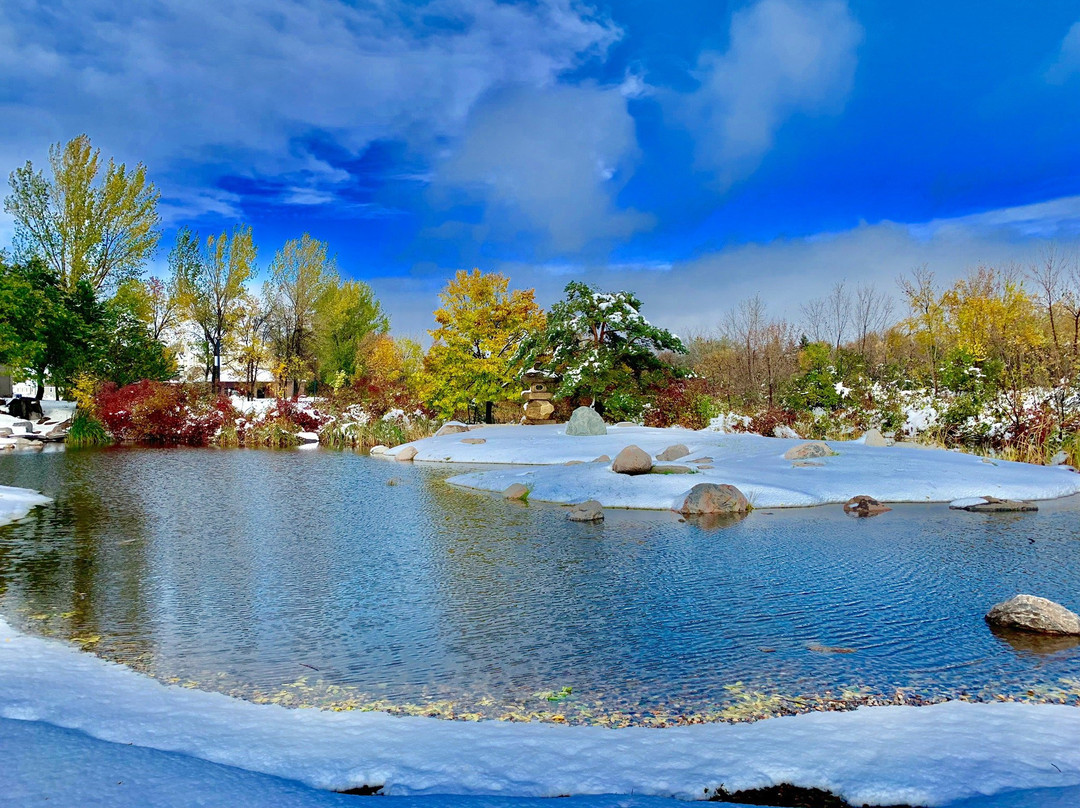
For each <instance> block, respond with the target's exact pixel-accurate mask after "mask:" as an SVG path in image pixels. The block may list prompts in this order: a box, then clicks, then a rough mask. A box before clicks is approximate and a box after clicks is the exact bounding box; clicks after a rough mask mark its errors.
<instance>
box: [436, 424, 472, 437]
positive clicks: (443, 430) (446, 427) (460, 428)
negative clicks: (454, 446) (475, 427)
mask: <svg viewBox="0 0 1080 808" xmlns="http://www.w3.org/2000/svg"><path fill="white" fill-rule="evenodd" d="M468 431H469V427H468V426H466V425H465V424H463V423H461V421H447V422H446V423H445V424H443V425H442V426H440V427H439V431H438V432H436V433H435V437H436V438H441V437H442V436H443V435H456V434H458V433H459V432H468Z"/></svg>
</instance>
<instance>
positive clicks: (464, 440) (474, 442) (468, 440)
mask: <svg viewBox="0 0 1080 808" xmlns="http://www.w3.org/2000/svg"><path fill="white" fill-rule="evenodd" d="M461 442H462V443H471V444H472V445H474V446H479V445H480V444H481V443H487V438H462V439H461Z"/></svg>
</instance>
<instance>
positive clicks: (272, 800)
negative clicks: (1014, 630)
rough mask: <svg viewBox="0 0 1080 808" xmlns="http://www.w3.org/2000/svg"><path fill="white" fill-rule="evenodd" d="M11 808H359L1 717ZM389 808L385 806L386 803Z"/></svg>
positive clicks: (613, 806) (668, 803) (492, 803)
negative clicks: (73, 807) (47, 807)
mask: <svg viewBox="0 0 1080 808" xmlns="http://www.w3.org/2000/svg"><path fill="white" fill-rule="evenodd" d="M0 749H4V750H5V755H4V764H5V765H4V773H3V774H2V775H0V787H2V788H3V794H4V803H5V804H6V805H11V806H15V805H41V804H42V803H44V802H46V801H48V802H49V803H50V804H52V805H78V806H82V807H83V808H89V806H108V807H109V808H146V806H154V808H188V806H208V805H220V806H226V805H227V806H229V808H267V806H274V807H275V808H350V807H351V808H356V806H357V805H358V804H359V803H358V802H357V798H356V797H355V796H351V795H346V794H335V793H333V792H329V791H321V790H318V789H314V788H311V787H310V786H305V785H303V784H302V783H297V782H295V781H292V780H285V779H282V778H279V777H272V776H269V775H265V774H257V773H255V772H249V771H246V770H244V769H237V768H234V767H231V766H222V765H220V764H217V763H209V762H207V761H205V760H201V759H200V758H196V757H189V756H188V755H182V754H177V753H175V752H159V751H157V750H155V749H147V748H145V747H141V746H129V745H127V744H114V743H109V742H107V741H99V740H96V739H94V738H91V737H90V736H88V735H86V734H84V733H81V732H76V731H74V730H68V729H61V728H59V727H55V726H52V725H50V724H44V723H41V722H40V721H12V720H8V719H0ZM394 799H395V802H394V804H395V805H396V806H397V808H435V806H447V805H453V806H458V807H459V808H550V805H551V804H550V801H548V800H541V799H528V798H517V799H513V798H506V797H501V798H492V797H441V798H440V797H436V798H432V797H397V798H394ZM380 804H382V803H380ZM559 806H560V808H678V806H679V803H676V802H675V801H673V800H670V799H660V798H657V797H624V796H601V797H593V796H589V797H574V798H570V799H567V800H563V801H560V803H559Z"/></svg>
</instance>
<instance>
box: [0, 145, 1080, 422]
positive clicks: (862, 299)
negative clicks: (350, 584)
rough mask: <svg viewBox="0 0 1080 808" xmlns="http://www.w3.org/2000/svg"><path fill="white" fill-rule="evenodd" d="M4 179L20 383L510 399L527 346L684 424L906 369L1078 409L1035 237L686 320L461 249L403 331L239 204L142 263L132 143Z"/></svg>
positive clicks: (899, 377)
mask: <svg viewBox="0 0 1080 808" xmlns="http://www.w3.org/2000/svg"><path fill="white" fill-rule="evenodd" d="M9 183H10V186H11V193H10V195H9V196H8V197H7V199H6V200H5V210H7V211H8V213H10V214H11V215H12V216H13V218H14V219H15V238H14V243H13V248H12V252H11V254H10V255H4V256H3V260H2V261H0V363H3V364H5V365H7V366H8V367H10V368H12V369H13V371H14V372H15V373H16V374H17V375H20V376H22V377H25V378H30V379H32V380H34V381H35V382H36V383H37V386H38V390H39V392H40V391H41V390H42V388H43V387H44V385H45V384H47V383H48V384H53V385H56V387H57V389H58V391H59V392H60V393H61V394H63V393H64V392H65V391H68V390H70V389H71V388H72V386H73V385H74V384H75V381H76V378H77V377H79V376H80V374H81V375H83V376H86V375H88V376H91V377H93V378H95V379H98V380H101V381H109V382H113V383H115V384H117V385H123V384H127V383H129V382H132V381H135V380H138V379H159V380H168V379H177V378H179V375H180V367H179V366H178V362H177V359H178V356H179V354H180V352H181V350H184V351H186V354H187V358H188V361H187V365H188V369H189V371H191V370H192V369H193V372H194V376H195V377H196V378H198V379H202V380H205V381H206V382H207V383H208V384H209V386H210V387H211V388H217V386H218V384H219V382H220V380H221V374H222V369H223V368H226V367H227V368H231V369H232V370H233V372H235V373H239V374H240V375H241V376H242V377H243V378H244V380H245V382H246V385H245V389H246V390H248V392H249V393H251V392H253V391H254V390H255V387H256V380H257V378H258V377H259V374H260V372H261V371H269V372H270V373H272V375H273V377H274V379H275V388H276V390H275V392H276V393H277V394H278V395H280V396H282V397H285V398H291V397H295V396H297V395H300V394H304V393H308V394H310V393H319V394H322V395H330V396H334V397H338V398H341V399H342V400H343V401H346V402H348V401H351V402H356V403H359V404H361V405H364V406H365V407H367V408H368V410H369V411H371V412H372V413H374V414H375V415H380V414H381V413H382V412H385V411H390V410H394V411H397V410H401V411H405V410H410V411H411V410H413V409H421V410H423V411H424V412H426V413H428V414H430V415H437V416H439V417H441V418H449V417H455V416H456V417H464V418H471V419H473V420H488V421H491V420H517V419H518V418H520V415H521V408H520V398H519V395H520V392H521V384H520V378H521V374H522V372H523V371H524V370H526V369H528V368H531V367H537V368H540V369H542V370H546V371H547V372H548V373H549V375H550V377H551V380H552V385H553V388H554V391H555V397H556V403H557V405H558V406H559V407H561V408H562V412H561V414H562V415H565V414H567V412H568V410H569V408H570V407H572V406H575V405H577V404H589V405H591V406H594V407H595V408H597V409H598V410H599V411H601V412H602V413H604V414H605V416H607V417H608V418H610V419H612V420H621V419H630V420H637V421H643V422H645V423H649V424H653V425H658V426H666V425H670V424H673V423H681V424H683V425H685V426H694V427H701V426H704V425H705V424H707V423H708V422H709V421H710V420H711V419H713V418H715V417H716V416H718V415H720V414H722V413H724V412H727V411H734V412H738V413H743V414H745V415H747V416H755V417H756V416H760V415H761V414H763V413H773V416H771V418H772V420H773V421H778V422H780V421H782V422H784V423H793V422H794V420H795V419H796V415H797V414H798V413H807V412H815V413H816V412H819V411H820V412H825V413H848V415H849V416H850V417H851V418H852V419H854V421H855V422H858V423H860V424H863V425H865V424H864V422H865V423H870V422H874V421H875V419H876V420H877V421H881V420H882V418H885V419H886V422H883V423H882V425H883V426H890V423H888V422H887V420H888V418H893V419H894V420H895V419H896V418H898V417H900V415H899V414H898V411H897V412H893V414H892V415H882V412H883V407H885V404H884V403H883V402H884V401H885V399H886V398H888V397H889V396H893V399H895V395H894V394H895V393H896V392H897V391H922V393H925V395H927V396H929V397H931V398H934V399H941V400H942V402H944V403H943V404H942V405H941V406H940V407H939V408H938V409H939V410H940V412H941V418H942V421H943V423H945V424H946V425H948V424H953V425H956V426H957V428H959V426H960V425H963V424H967V427H964V428H968V427H972V424H976V422H979V421H980V419H982V420H983V421H985V420H986V407H987V406H988V405H989V404H991V403H993V404H994V406H996V407H998V410H999V411H1002V410H1003V411H1004V413H1005V414H1004V416H1002V417H1005V418H1007V419H1011V421H1012V423H1013V427H1014V430H1013V432H1014V433H1016V432H1018V431H1020V430H1021V429H1022V428H1023V424H1024V422H1025V419H1028V420H1030V418H1031V410H1032V403H1031V401H1032V396H1033V391H1036V392H1038V396H1036V398H1038V397H1039V396H1041V398H1039V401H1040V402H1042V403H1040V404H1039V406H1040V407H1043V408H1045V407H1046V406H1052V408H1053V409H1055V410H1056V422H1055V423H1056V429H1057V430H1058V432H1059V434H1060V433H1062V432H1063V431H1067V430H1073V431H1075V428H1080V423H1077V424H1075V425H1073V424H1072V421H1071V420H1070V418H1072V417H1073V415H1072V414H1073V413H1074V412H1075V411H1077V410H1078V409H1080V406H1078V405H1077V401H1078V400H1080V396H1077V392H1078V387H1080V385H1078V380H1080V264H1078V261H1077V257H1076V255H1075V254H1073V253H1068V252H1066V251H1063V250H1061V249H1060V248H1056V247H1054V246H1053V245H1047V246H1046V247H1045V248H1044V249H1043V251H1042V253H1041V255H1040V256H1038V258H1037V259H1036V260H1034V261H1033V262H1032V263H1031V264H1030V265H1027V266H1018V265H1010V266H1004V267H1000V266H999V267H992V266H977V267H975V268H974V269H972V270H971V271H970V272H969V273H968V275H967V276H965V277H963V278H961V279H959V280H957V281H955V282H952V283H948V284H942V283H940V282H939V281H938V279H937V278H936V277H935V275H934V273H933V272H932V271H931V270H930V269H929V268H928V267H925V266H924V267H917V268H915V269H913V270H912V271H911V272H910V273H909V274H908V275H906V276H905V277H903V278H900V279H898V284H897V286H896V287H895V289H894V290H890V289H885V288H882V287H880V286H875V285H869V284H861V285H857V286H849V285H848V284H847V283H845V282H837V283H836V284H834V286H833V287H832V288H831V289H830V290H829V292H828V293H827V294H826V295H824V296H822V297H820V298H817V299H813V300H809V301H807V302H805V303H804V304H803V305H802V306H801V307H800V310H799V312H798V315H797V316H796V317H793V318H785V317H777V316H773V315H772V314H770V312H769V311H768V306H767V302H766V301H765V300H764V299H762V298H761V297H760V296H758V297H753V298H751V299H748V300H745V301H742V302H741V303H739V304H737V305H735V306H734V307H732V308H731V310H730V311H728V312H727V313H726V314H724V315H723V316H722V317H720V318H719V322H718V323H717V326H716V328H715V329H714V330H713V331H712V332H711V333H698V334H692V335H689V336H688V337H687V338H686V339H685V340H681V339H679V338H678V337H676V336H675V335H673V334H671V332H669V331H668V330H666V329H664V328H661V327H659V326H655V325H653V324H652V323H650V322H649V321H648V320H647V319H646V318H645V317H644V316H643V314H642V308H643V302H642V301H641V300H640V299H639V298H637V296H635V295H634V294H633V293H632V292H627V291H618V292H605V291H601V290H598V289H595V288H593V287H591V286H588V285H586V284H584V283H580V282H576V281H575V282H571V283H570V284H568V285H567V286H566V289H565V295H564V298H563V299H562V300H560V301H558V302H556V303H555V304H553V305H552V306H551V307H550V308H549V309H548V310H547V311H545V310H544V309H543V308H542V307H541V306H540V305H539V304H538V303H537V302H536V300H535V295H534V292H533V290H511V289H510V285H509V284H510V282H509V279H508V278H507V277H505V276H503V275H500V274H497V273H485V272H481V271H479V270H472V271H471V272H470V271H464V270H462V271H459V272H457V273H456V275H455V276H454V277H453V278H451V279H450V280H449V281H448V282H447V284H446V286H445V287H444V289H443V290H442V292H441V293H440V294H439V299H438V306H437V308H436V310H435V311H434V312H433V317H434V322H435V327H434V328H433V329H432V330H431V331H430V332H429V333H430V335H431V338H432V344H431V346H430V348H429V349H428V350H427V351H426V352H424V351H423V350H422V349H421V347H420V346H419V345H418V344H416V343H415V342H412V341H410V340H407V339H395V338H393V337H391V336H390V334H389V328H390V323H389V318H388V317H387V315H386V313H385V312H384V311H383V309H382V307H381V305H380V303H379V301H378V299H377V298H376V297H375V295H374V293H373V292H372V290H371V288H370V287H369V286H368V285H367V284H365V283H363V282H361V281H355V280H348V279H344V278H342V275H341V273H340V271H339V268H338V266H337V264H336V260H335V258H334V257H333V255H332V253H331V251H330V249H329V246H328V245H327V244H326V243H325V242H322V241H319V240H318V239H315V238H313V237H312V236H310V235H309V234H303V235H301V236H300V237H299V238H296V239H290V240H288V241H287V242H286V243H285V244H284V245H282V246H280V247H279V248H278V249H276V250H275V252H274V253H273V255H272V256H271V258H270V260H269V263H268V268H267V269H266V271H265V272H264V273H263V275H262V278H261V284H260V285H256V281H257V280H259V272H258V269H257V259H258V258H259V247H258V245H257V244H256V243H255V240H254V236H253V233H252V230H251V228H250V227H249V226H246V225H243V224H237V225H236V226H234V227H233V228H232V229H231V230H226V231H225V232H220V233H210V234H202V233H199V232H197V231H195V230H192V229H190V228H181V229H180V230H179V232H178V233H177V234H176V238H175V241H174V243H173V245H172V246H171V248H170V250H169V252H168V267H169V272H168V275H167V277H164V278H144V277H143V272H144V268H145V264H146V262H147V261H148V259H149V258H150V256H151V255H152V254H153V253H154V251H155V250H156V249H157V247H158V242H159V240H160V235H161V222H160V218H159V216H158V213H157V202H158V191H157V189H156V188H155V186H154V185H153V183H152V182H150V180H148V178H147V176H146V170H145V167H144V166H142V165H141V164H140V165H137V166H136V167H135V168H134V169H133V170H129V169H128V168H127V167H126V166H125V165H123V164H116V163H115V162H114V161H112V160H110V161H109V162H108V163H107V164H106V163H104V162H103V161H102V159H101V156H100V153H99V152H98V150H96V149H94V148H93V147H92V146H91V144H90V141H89V139H88V138H87V137H86V136H80V137H77V138H75V139H74V140H72V141H70V142H69V143H67V144H63V145H59V144H58V145H56V146H54V147H53V148H52V149H51V150H50V153H49V166H48V171H47V172H46V171H38V170H35V169H34V167H33V166H32V165H31V164H30V163H29V162H28V163H27V164H26V165H25V166H24V167H22V168H19V169H17V170H16V171H14V172H12V174H11V176H10V178H9ZM894 404H895V401H894ZM889 406H893V405H889ZM894 409H895V408H894ZM999 414H1000V413H999ZM815 417H817V416H815ZM845 417H848V416H845ZM763 423H764V422H763ZM891 425H892V426H895V424H891ZM976 425H977V424H976ZM972 428H974V427H972Z"/></svg>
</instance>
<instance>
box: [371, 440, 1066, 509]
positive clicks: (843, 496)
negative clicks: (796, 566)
mask: <svg viewBox="0 0 1080 808" xmlns="http://www.w3.org/2000/svg"><path fill="white" fill-rule="evenodd" d="M564 430H565V425H563V424H559V425H550V426H489V427H484V428H481V429H473V430H470V431H469V432H468V433H463V434H456V435H444V436H442V437H438V438H425V439H424V440H420V441H416V442H414V443H411V444H407V446H411V447H414V448H415V449H416V456H415V458H414V460H416V461H420V462H452V463H492V464H505V465H508V466H515V467H512V468H506V469H497V470H494V471H482V472H474V473H470V474H462V475H459V476H457V477H452V478H450V480H449V482H451V483H452V484H454V485H458V486H462V487H464V488H474V489H478V490H482V491H503V490H505V489H506V488H507V487H508V486H510V485H511V484H512V483H523V484H525V485H526V486H529V487H530V494H529V496H530V499H533V500H538V501H543V502H558V503H574V502H583V501H585V500H589V499H595V500H599V501H600V503H601V504H602V505H605V506H607V507H612V508H647V509H654V510H668V509H670V508H673V507H677V506H678V505H679V504H680V503H681V502H682V500H683V498H684V497H685V496H686V494H687V492H688V491H689V490H690V489H691V488H692V487H693V486H694V485H695V484H697V483H703V482H714V483H728V484H731V485H734V486H735V487H736V488H738V489H739V490H740V491H742V492H743V493H744V494H745V495H746V496H747V498H748V499H749V500H750V502H751V504H753V505H754V506H755V507H757V508H784V507H800V506H808V505H825V504H828V503H835V502H846V501H847V500H849V499H850V498H851V497H853V496H856V495H858V494H866V495H869V496H871V497H873V498H874V499H877V500H880V501H882V502H950V501H952V500H956V499H960V498H962V497H981V496H986V495H990V496H995V497H999V498H1001V499H1027V500H1030V499H1055V498H1057V497H1064V496H1069V495H1070V494H1075V493H1078V492H1080V474H1077V473H1076V472H1075V471H1073V470H1072V469H1070V468H1068V467H1064V466H1056V467H1051V466H1033V465H1030V464H1027V463H1014V462H1010V461H1006V460H988V459H985V458H981V457H976V456H974V455H969V454H962V453H959V452H950V451H944V450H930V449H921V448H912V447H909V446H903V445H897V446H889V447H870V446H865V445H863V443H862V442H861V441H830V442H829V446H830V447H831V448H832V449H833V450H834V451H835V452H836V454H835V455H833V456H831V457H823V458H815V459H814V461H813V462H814V464H815V465H794V464H793V463H792V462H791V461H790V460H785V459H784V457H783V455H784V452H786V451H787V450H788V449H790V448H792V447H793V446H798V445H799V444H800V443H803V442H804V441H801V440H792V439H785V438H766V437H762V436H761V435H747V434H738V435H733V434H720V433H717V432H712V431H708V430H703V431H700V432H695V431H692V430H689V429H654V428H649V427H641V426H628V427H608V433H607V434H606V435H597V436H581V437H574V436H568V435H565V434H564ZM463 439H468V440H469V441H470V443H463V442H462V441H463ZM477 440H483V441H484V442H483V443H477V442H476V441H477ZM677 443H682V444H685V445H686V446H687V447H688V448H689V449H690V454H688V455H687V456H686V457H685V458H682V459H680V460H676V461H674V462H673V463H670V464H664V463H657V466H660V467H662V466H664V465H688V466H690V467H691V469H692V470H693V471H694V472H695V473H693V474H647V475H646V474H643V475H639V476H635V477H630V476H627V475H624V474H615V473H614V472H612V470H611V463H610V462H592V461H594V460H596V458H598V457H601V456H603V455H607V456H608V457H609V458H611V457H615V456H616V455H617V454H618V453H619V451H620V450H621V449H623V448H625V447H626V446H629V445H631V444H633V445H636V446H639V447H641V448H642V449H644V450H645V451H646V452H648V453H649V454H650V455H651V456H652V457H654V458H655V457H656V455H657V454H659V453H660V452H662V451H663V450H664V449H665V448H667V447H668V446H671V445H673V444H677ZM403 448H404V447H397V448H396V449H392V450H390V451H389V452H387V454H386V456H387V457H392V456H394V455H396V454H397V453H398V452H399V451H401V450H402V449H403ZM700 458H710V460H707V461H705V462H702V463H695V462H693V461H695V460H698V459H700ZM567 463H573V464H574V465H565V464H567ZM816 464H820V465H816ZM517 466H531V468H524V469H523V468H519V467H517ZM710 466H711V468H709V467H710Z"/></svg>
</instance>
